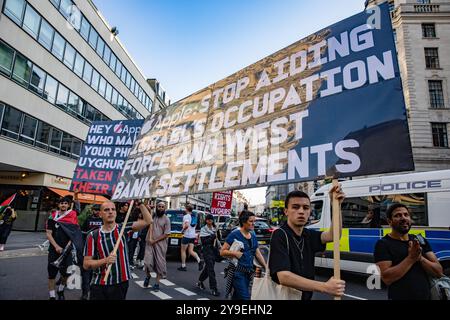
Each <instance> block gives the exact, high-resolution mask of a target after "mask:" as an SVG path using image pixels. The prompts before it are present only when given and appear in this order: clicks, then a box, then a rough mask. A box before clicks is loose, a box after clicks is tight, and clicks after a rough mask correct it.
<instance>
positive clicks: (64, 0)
mask: <svg viewBox="0 0 450 320" xmlns="http://www.w3.org/2000/svg"><path fill="white" fill-rule="evenodd" d="M71 7H72V1H71V0H61V6H60V7H59V11H60V12H61V13H62V14H63V16H64V17H66V18H67V17H69V15H70V12H71Z"/></svg>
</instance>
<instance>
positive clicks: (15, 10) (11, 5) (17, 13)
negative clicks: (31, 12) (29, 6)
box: [5, 0, 25, 25]
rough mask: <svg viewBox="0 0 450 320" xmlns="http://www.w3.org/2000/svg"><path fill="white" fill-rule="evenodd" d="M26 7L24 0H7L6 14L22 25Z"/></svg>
mask: <svg viewBox="0 0 450 320" xmlns="http://www.w3.org/2000/svg"><path fill="white" fill-rule="evenodd" d="M24 8H25V1H24V0H6V3H5V14H6V15H7V16H8V17H10V18H11V19H12V20H13V21H14V22H16V23H17V24H19V25H20V24H22V19H23V11H24V10H23V9H24Z"/></svg>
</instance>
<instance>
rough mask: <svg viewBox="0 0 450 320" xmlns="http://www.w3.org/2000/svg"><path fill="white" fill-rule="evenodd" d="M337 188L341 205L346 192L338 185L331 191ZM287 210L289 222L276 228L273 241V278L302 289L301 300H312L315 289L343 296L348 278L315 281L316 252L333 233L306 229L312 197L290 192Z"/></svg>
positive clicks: (322, 248)
mask: <svg viewBox="0 0 450 320" xmlns="http://www.w3.org/2000/svg"><path fill="white" fill-rule="evenodd" d="M334 191H336V192H337V199H338V200H339V204H341V203H342V201H343V200H344V197H345V195H344V194H343V193H342V191H341V189H340V187H339V186H338V187H335V188H332V189H331V190H330V194H331V193H332V192H334ZM284 213H285V215H286V216H287V222H286V223H284V224H283V225H282V226H281V227H280V228H279V229H277V230H275V231H274V233H273V235H272V240H271V242H270V255H269V270H270V275H271V277H272V280H273V281H275V282H276V283H279V284H282V285H284V286H287V287H290V288H294V289H297V290H300V291H302V300H311V298H312V295H313V291H319V292H324V293H327V294H330V295H333V296H342V295H343V294H344V290H345V281H342V280H336V279H334V278H331V279H329V280H328V281H327V282H320V281H315V280H314V259H315V255H316V253H317V252H322V251H325V248H326V244H327V243H328V242H332V241H333V232H332V230H329V231H325V232H319V231H316V230H311V229H306V228H305V225H306V223H307V222H308V219H309V216H310V215H311V201H310V199H309V196H308V195H307V194H306V193H304V192H302V191H293V192H290V193H289V194H288V195H287V197H286V201H285V209H284ZM341 221H342V219H341ZM341 229H342V228H341Z"/></svg>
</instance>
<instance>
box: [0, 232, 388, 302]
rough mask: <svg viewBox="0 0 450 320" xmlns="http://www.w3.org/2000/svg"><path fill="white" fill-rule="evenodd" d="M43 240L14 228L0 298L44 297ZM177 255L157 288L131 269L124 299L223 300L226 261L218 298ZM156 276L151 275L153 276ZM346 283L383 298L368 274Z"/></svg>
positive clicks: (72, 282)
mask: <svg viewBox="0 0 450 320" xmlns="http://www.w3.org/2000/svg"><path fill="white" fill-rule="evenodd" d="M45 240H46V236H45V233H34V232H17V231H13V232H12V233H11V235H10V237H9V239H8V242H7V244H6V247H5V248H6V250H5V251H4V252H0V300H47V299H48V289H47V251H46V250H44V251H42V250H41V249H39V247H38V245H39V244H42V243H43V242H44V241H45ZM179 266H180V262H179V258H178V257H177V256H173V255H170V256H168V257H167V269H168V276H167V279H165V280H162V281H161V284H160V290H159V291H152V290H151V288H150V287H151V285H152V284H153V283H154V279H152V280H151V282H150V287H149V288H144V287H143V282H144V279H145V274H144V272H143V270H141V269H139V268H135V269H133V270H132V279H130V286H129V290H128V294H127V300H223V299H224V290H225V278H224V275H223V269H224V267H225V266H226V264H225V263H216V266H215V272H216V279H217V283H218V288H219V291H220V292H221V296H220V297H214V296H212V295H211V294H210V290H209V285H208V280H206V281H205V282H204V284H205V287H206V289H205V290H201V289H199V288H197V287H196V283H197V281H198V276H199V274H200V272H199V271H198V265H197V263H196V262H195V261H193V260H190V261H188V263H187V271H186V272H183V271H178V270H177V268H178V267H179ZM316 273H317V276H316V280H320V281H326V280H328V279H329V278H330V277H331V276H332V271H331V270H328V269H327V270H325V269H317V272H316ZM78 275H79V270H76V269H74V270H73V275H72V276H71V277H69V281H68V287H69V288H68V289H66V291H65V296H66V299H67V300H78V299H79V298H80V296H81V290H80V288H81V279H80V277H79V276H78ZM154 276H155V275H154V274H153V277H154ZM342 278H343V279H344V280H346V282H347V289H346V296H344V297H343V300H365V299H369V300H385V299H386V297H387V293H386V290H385V289H384V288H383V289H381V290H369V289H367V286H366V280H367V276H361V275H354V274H347V273H343V274H342ZM313 299H314V300H332V297H329V296H327V295H324V294H320V293H315V294H314V297H313Z"/></svg>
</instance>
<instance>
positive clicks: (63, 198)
mask: <svg viewBox="0 0 450 320" xmlns="http://www.w3.org/2000/svg"><path fill="white" fill-rule="evenodd" d="M62 202H67V203H68V204H71V203H72V199H71V198H69V197H62V198H60V199H59V200H58V203H62Z"/></svg>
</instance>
